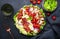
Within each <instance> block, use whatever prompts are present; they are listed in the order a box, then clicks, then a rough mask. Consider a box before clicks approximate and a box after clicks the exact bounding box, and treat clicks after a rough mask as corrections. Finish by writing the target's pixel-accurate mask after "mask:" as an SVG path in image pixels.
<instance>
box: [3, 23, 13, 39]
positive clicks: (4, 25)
mask: <svg viewBox="0 0 60 39" xmlns="http://www.w3.org/2000/svg"><path fill="white" fill-rule="evenodd" d="M3 27H4V28H5V30H6V32H9V34H10V36H11V37H12V39H14V37H13V34H12V33H11V28H10V27H9V26H8V25H6V24H3Z"/></svg>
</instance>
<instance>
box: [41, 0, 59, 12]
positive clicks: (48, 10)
mask: <svg viewBox="0 0 60 39" xmlns="http://www.w3.org/2000/svg"><path fill="white" fill-rule="evenodd" d="M45 1H46V0H43V2H42V8H43V9H44V11H46V12H53V11H55V10H56V8H57V5H58V3H57V0H56V7H55V6H54V7H55V8H54V9H53V5H52V6H51V5H49V4H48V5H49V6H50V9H48V8H46V7H48V6H46V7H44V3H45ZM52 1H53V0H52ZM51 7H52V8H51Z"/></svg>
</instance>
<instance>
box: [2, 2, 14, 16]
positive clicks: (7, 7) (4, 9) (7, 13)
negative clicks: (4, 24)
mask: <svg viewBox="0 0 60 39" xmlns="http://www.w3.org/2000/svg"><path fill="white" fill-rule="evenodd" d="M1 11H2V13H3V15H4V16H10V15H11V14H12V13H13V11H14V10H13V7H12V6H11V5H10V4H8V3H6V4H4V5H3V6H2V7H1Z"/></svg>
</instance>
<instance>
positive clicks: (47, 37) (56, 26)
mask: <svg viewBox="0 0 60 39" xmlns="http://www.w3.org/2000/svg"><path fill="white" fill-rule="evenodd" d="M57 1H58V7H57V9H56V11H55V12H53V13H52V14H51V15H50V16H49V17H48V16H46V22H47V23H46V25H45V27H44V29H43V31H42V32H41V33H40V34H38V35H37V36H34V37H27V36H24V35H22V34H20V33H19V32H18V30H17V28H16V27H15V26H14V22H13V18H12V17H13V15H14V14H15V13H16V12H17V11H18V10H19V9H20V8H21V7H23V6H24V5H28V4H31V3H30V1H29V0H0V39H12V38H11V36H10V34H9V33H8V32H6V31H5V29H4V28H3V27H2V25H3V23H4V22H5V23H6V24H7V25H9V26H10V28H11V32H12V33H13V36H14V39H60V0H57ZM6 3H9V4H11V5H12V6H13V8H14V13H13V14H12V16H11V17H7V18H6V17H5V16H4V15H3V14H2V12H1V7H2V6H3V5H4V4H6ZM38 6H39V7H41V4H40V5H38ZM53 15H55V16H56V17H57V18H56V20H55V21H53V20H52V18H51V17H52V16H53Z"/></svg>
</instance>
